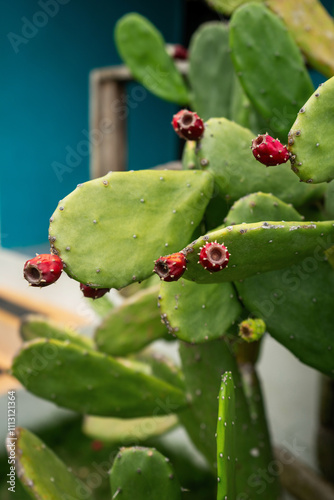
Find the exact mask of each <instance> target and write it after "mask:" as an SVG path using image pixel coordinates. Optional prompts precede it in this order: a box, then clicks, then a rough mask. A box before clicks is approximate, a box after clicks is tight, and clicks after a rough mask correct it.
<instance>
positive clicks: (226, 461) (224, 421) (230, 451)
mask: <svg viewBox="0 0 334 500" xmlns="http://www.w3.org/2000/svg"><path fill="white" fill-rule="evenodd" d="M234 392H235V390H234V381H233V378H232V373H231V372H225V373H224V375H223V376H222V381H221V386H220V391H219V394H218V422H217V482H218V489H217V500H226V499H227V498H231V499H232V498H236V483H235V480H236V476H235V468H236V458H237V457H236V444H235V441H236V439H235V437H236V436H235V400H234V399H235V398H234Z"/></svg>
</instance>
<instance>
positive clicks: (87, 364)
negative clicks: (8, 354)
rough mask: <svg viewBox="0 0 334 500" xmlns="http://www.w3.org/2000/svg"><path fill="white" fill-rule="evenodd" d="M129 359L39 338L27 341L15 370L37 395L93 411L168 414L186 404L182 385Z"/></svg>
mask: <svg viewBox="0 0 334 500" xmlns="http://www.w3.org/2000/svg"><path fill="white" fill-rule="evenodd" d="M127 365H128V366H124V363H121V362H119V361H116V360H115V359H113V358H111V357H109V356H107V355H104V354H102V353H99V352H96V351H90V350H84V349H83V348H81V347H79V346H76V345H73V344H66V343H64V342H60V341H58V340H53V339H52V340H50V341H46V340H41V339H38V340H35V341H31V342H29V343H27V344H25V345H24V346H23V347H22V349H21V351H20V352H19V353H18V355H17V356H16V357H15V358H14V361H13V365H12V374H13V375H14V377H16V378H17V379H18V380H19V381H20V382H21V383H22V384H23V385H24V386H25V387H26V389H28V390H29V391H30V392H32V393H33V394H35V395H36V396H39V397H42V398H45V399H47V400H49V401H52V402H54V403H55V404H57V405H58V406H63V407H66V408H69V409H72V410H74V411H78V412H80V413H86V414H90V415H96V416H110V417H113V416H115V417H122V418H135V417H143V416H148V415H152V413H153V412H155V414H157V412H159V413H160V414H161V415H163V414H166V413H172V412H173V411H178V410H180V409H181V408H182V407H184V406H185V405H186V404H187V403H186V398H185V395H184V393H183V392H182V391H181V390H180V389H179V388H176V387H173V386H171V385H170V384H168V383H166V382H164V381H163V380H159V379H158V378H156V377H153V376H150V375H148V374H146V373H143V372H142V370H141V367H140V366H139V365H138V367H137V366H136V365H134V364H133V363H127ZM148 368H149V367H148ZM171 406H173V408H172V409H171Z"/></svg>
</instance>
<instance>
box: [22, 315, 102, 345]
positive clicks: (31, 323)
mask: <svg viewBox="0 0 334 500" xmlns="http://www.w3.org/2000/svg"><path fill="white" fill-rule="evenodd" d="M20 336H21V338H22V340H23V341H24V342H27V341H29V340H33V339H38V338H45V339H56V340H62V341H64V342H71V343H72V344H76V345H78V346H80V347H84V348H86V349H94V343H93V341H92V340H91V339H90V338H88V337H84V336H83V335H80V334H79V333H77V332H76V331H75V330H72V329H71V328H62V327H60V326H59V325H57V323H55V322H53V321H51V320H50V319H48V318H45V317H43V316H38V315H37V314H28V315H27V316H25V317H24V318H23V320H22V322H21V326H20Z"/></svg>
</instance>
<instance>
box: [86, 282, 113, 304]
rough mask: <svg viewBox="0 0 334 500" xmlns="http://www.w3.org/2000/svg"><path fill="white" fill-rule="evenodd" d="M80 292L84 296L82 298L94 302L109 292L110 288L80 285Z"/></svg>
mask: <svg viewBox="0 0 334 500" xmlns="http://www.w3.org/2000/svg"><path fill="white" fill-rule="evenodd" d="M80 290H81V291H82V293H83V294H84V297H88V298H89V299H94V300H95V299H99V298H100V297H103V295H105V294H106V293H108V292H110V288H93V287H91V286H88V285H84V284H83V283H80Z"/></svg>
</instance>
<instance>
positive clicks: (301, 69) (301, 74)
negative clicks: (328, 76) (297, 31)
mask: <svg viewBox="0 0 334 500" xmlns="http://www.w3.org/2000/svg"><path fill="white" fill-rule="evenodd" d="M230 46H231V50H232V52H231V56H232V60H233V63H234V67H235V70H236V72H237V74H238V76H239V78H240V82H241V84H242V86H243V88H244V90H245V92H246V94H247V95H248V97H249V98H250V100H251V102H252V104H253V105H254V107H255V108H256V109H257V110H258V111H259V112H260V113H261V115H262V116H263V117H264V118H266V119H267V120H268V124H269V125H268V130H267V131H268V132H269V133H270V134H271V135H273V134H275V135H276V134H278V135H280V136H281V138H283V137H285V136H286V134H287V133H288V131H289V129H290V127H291V124H292V123H293V120H294V117H295V115H296V113H297V112H298V109H299V108H300V107H301V106H302V105H303V104H304V102H305V101H306V99H308V98H309V96H310V95H311V94H312V92H313V85H312V81H311V78H310V76H309V74H308V72H307V69H306V67H305V64H304V61H303V58H302V55H301V53H300V51H299V49H298V47H297V45H296V43H295V42H294V40H293V38H292V36H291V35H290V34H289V33H288V31H287V29H286V27H285V26H284V24H283V22H282V21H281V20H280V19H278V17H277V16H275V14H273V13H272V12H270V11H269V10H268V9H267V8H266V7H265V6H264V5H262V4H258V3H250V4H246V5H244V6H242V7H240V9H238V10H237V11H236V12H235V13H234V14H233V16H232V20H231V25H230ZM278 75H279V78H278Z"/></svg>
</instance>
